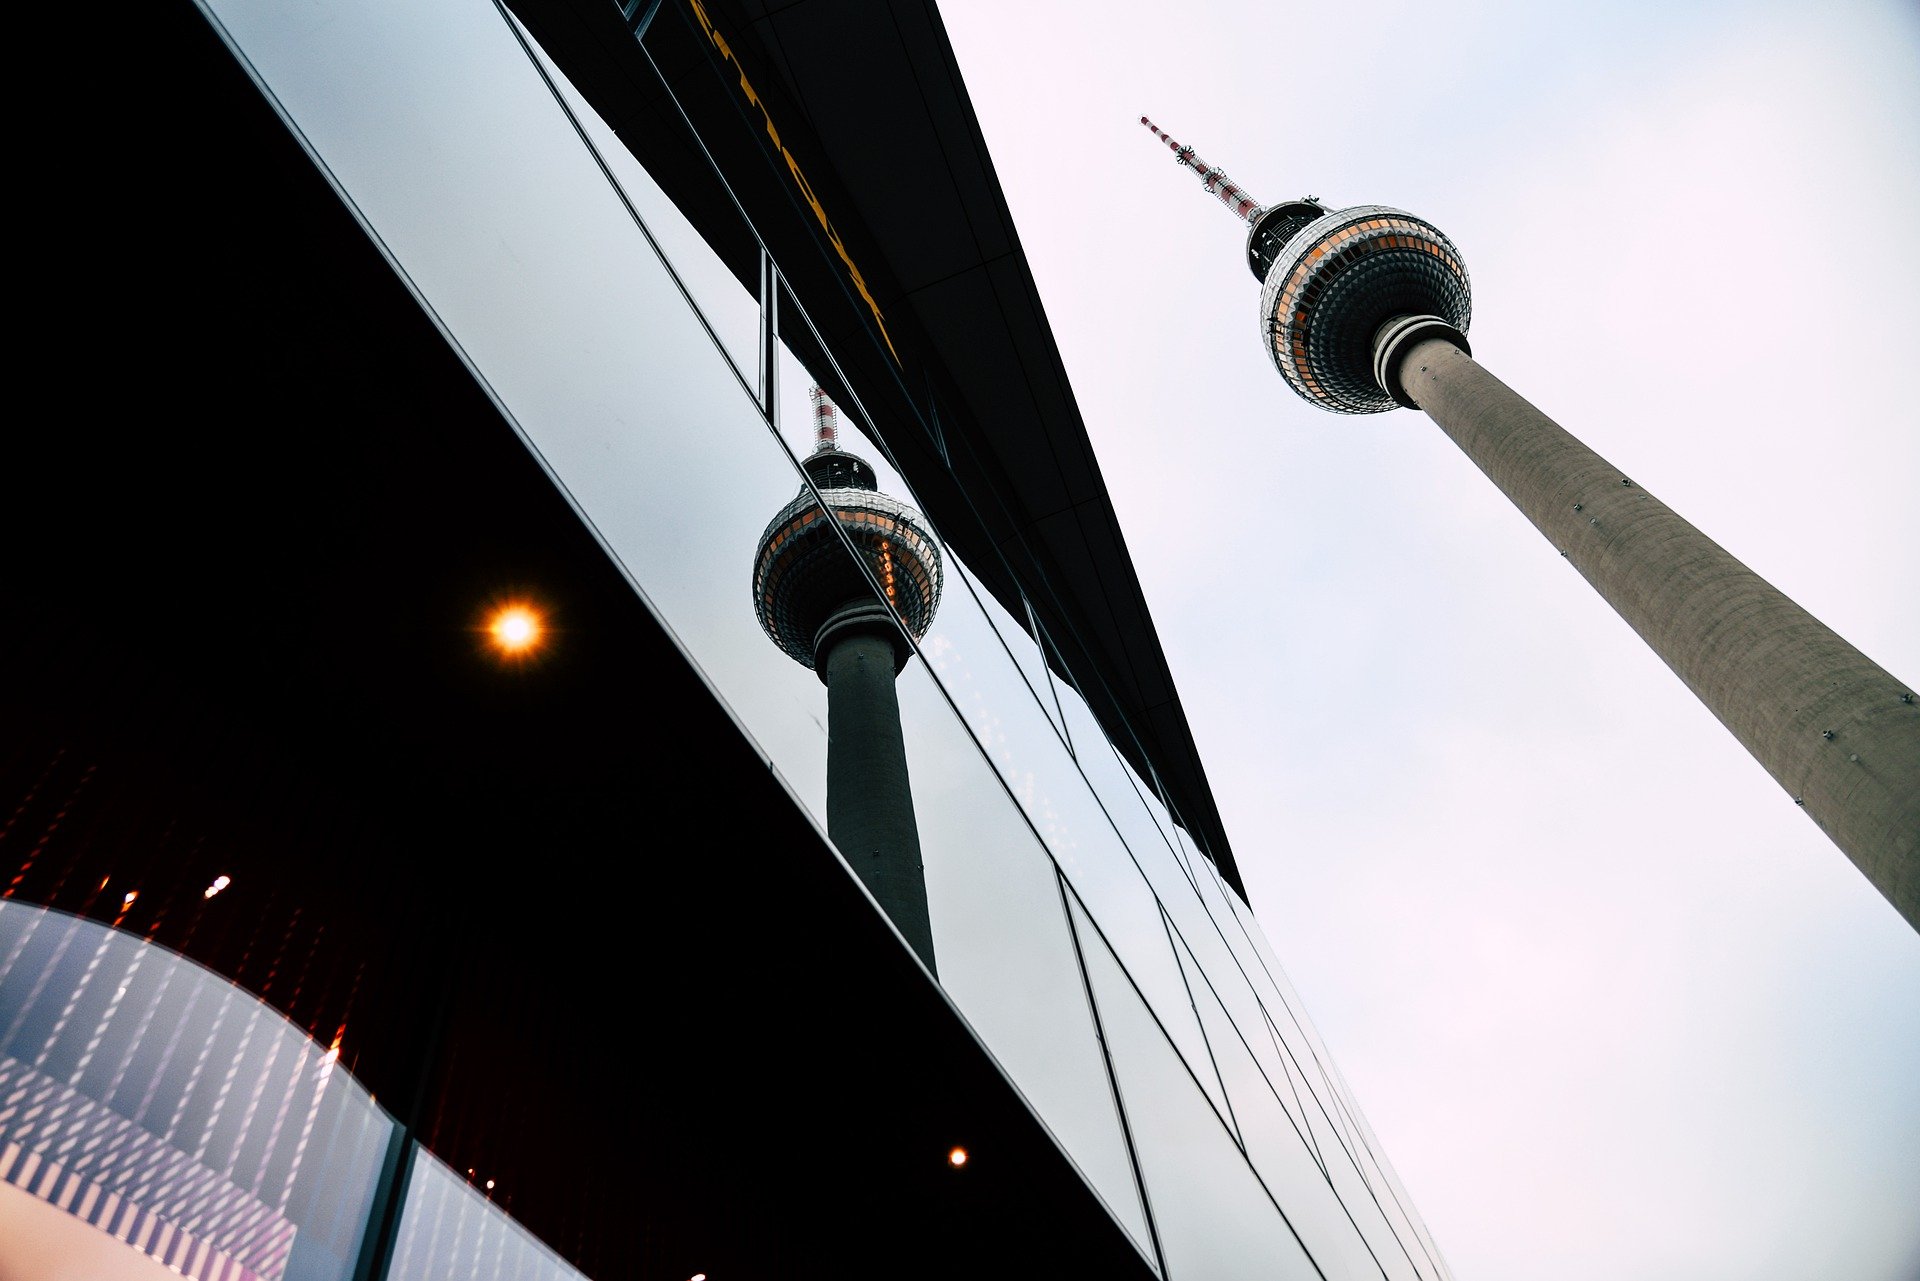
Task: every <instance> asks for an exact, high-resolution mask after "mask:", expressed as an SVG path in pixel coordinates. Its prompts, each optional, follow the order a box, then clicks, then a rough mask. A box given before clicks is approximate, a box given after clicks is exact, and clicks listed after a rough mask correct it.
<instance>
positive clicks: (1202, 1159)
mask: <svg viewBox="0 0 1920 1281" xmlns="http://www.w3.org/2000/svg"><path fill="white" fill-rule="evenodd" d="M1074 921H1075V928H1076V930H1078V931H1079V933H1080V938H1081V950H1082V955H1083V956H1084V957H1085V959H1086V963H1087V975H1088V978H1089V980H1090V982H1091V984H1092V986H1093V992H1094V1001H1095V1004H1096V1006H1097V1007H1098V1009H1099V1012H1100V1025H1101V1029H1102V1031H1103V1032H1104V1033H1105V1035H1106V1037H1107V1043H1108V1046H1109V1047H1110V1049H1111V1051H1112V1056H1113V1062H1114V1068H1115V1071H1116V1073H1117V1075H1118V1076H1119V1080H1120V1096H1121V1101H1122V1104H1123V1106H1124V1107H1125V1109H1126V1116H1127V1124H1128V1127H1129V1129H1130V1131H1131V1133H1132V1135H1133V1140H1134V1145H1135V1148H1136V1149H1137V1151H1138V1152H1139V1156H1140V1163H1141V1167H1142V1169H1143V1171H1144V1172H1145V1177H1146V1184H1147V1199H1148V1206H1149V1208H1150V1210H1151V1212H1152V1215H1153V1222H1154V1227H1155V1229H1156V1231H1157V1232H1158V1234H1159V1239H1160V1247H1161V1250H1162V1252H1163V1254H1164V1256H1165V1258H1166V1265H1167V1275H1168V1276H1169V1277H1170V1278H1172V1279H1173V1281H1186V1279H1188V1278H1193V1279H1195V1281H1238V1279H1240V1278H1245V1279H1246V1281H1254V1278H1262V1279H1265V1281H1273V1279H1274V1278H1281V1279H1284V1281H1291V1279H1294V1278H1298V1279H1299V1281H1307V1279H1308V1278H1316V1277H1319V1276H1320V1275H1321V1273H1320V1270H1319V1269H1317V1268H1316V1267H1315V1266H1314V1263H1313V1260H1312V1259H1310V1258H1309V1257H1308V1256H1307V1252H1306V1250H1305V1248H1304V1247H1303V1246H1302V1245H1301V1243H1300V1240H1299V1238H1298V1237H1297V1236H1296V1235H1295V1233H1294V1231H1293V1229H1292V1228H1291V1227H1289V1226H1288V1224H1287V1221H1286V1220H1285V1218H1283V1217H1282V1215H1281V1213H1280V1211H1279V1209H1278V1207H1276V1206H1275V1204H1274V1202H1273V1200H1272V1198H1271V1197H1270V1196H1269V1195H1268V1193H1267V1190H1266V1189H1265V1188H1264V1187H1263V1186H1262V1185H1261V1183H1260V1181H1259V1180H1258V1179H1257V1178H1255V1177H1254V1173H1253V1169H1252V1167H1250V1166H1249V1165H1248V1164H1247V1162H1246V1159H1245V1158H1244V1157H1243V1156H1242V1155H1241V1152H1240V1149H1239V1147H1238V1145H1237V1144H1236V1143H1235V1141H1234V1136H1233V1133H1232V1131H1231V1130H1229V1129H1228V1127H1227V1125H1226V1124H1225V1123H1224V1122H1223V1121H1222V1120H1221V1119H1220V1117H1219V1115H1218V1114H1217V1113H1216V1112H1215V1111H1214V1109H1213V1108H1212V1107H1211V1106H1210V1105H1209V1104H1208V1102H1207V1098H1206V1095H1205V1094H1203V1093H1202V1092H1201V1090H1200V1089H1199V1087H1198V1085H1197V1084H1196V1083H1195V1081H1194V1078H1193V1075H1192V1073H1190V1072H1189V1071H1188V1069H1187V1066H1186V1065H1185V1064H1184V1063H1182V1062H1181V1060H1180V1057H1179V1056H1178V1055H1177V1054H1175V1053H1174V1051H1173V1047H1172V1045H1171V1044H1170V1043H1169V1042H1168V1041H1167V1039H1166V1037H1165V1036H1164V1035H1162V1033H1161V1032H1160V1029H1159V1027H1158V1025H1157V1024H1156V1023H1155V1022H1154V1019H1153V1016H1152V1015H1151V1014H1150V1013H1149V1012H1148V1011H1147V1007H1146V1005H1145V1003H1144V1002H1142V1001H1141V999H1140V996H1139V993H1138V992H1136V991H1135V990H1134V988H1133V985H1132V984H1131V983H1129V982H1128V981H1127V977H1126V974H1125V973H1124V972H1123V971H1122V970H1121V968H1120V965H1119V962H1118V961H1117V960H1115V958H1114V956H1113V953H1112V952H1110V951H1108V950H1107V949H1106V947H1105V946H1104V945H1103V944H1101V943H1099V941H1098V940H1097V939H1095V938H1093V937H1092V933H1093V932H1092V929H1091V922H1090V921H1089V920H1088V919H1087V917H1086V916H1085V914H1084V913H1082V912H1081V911H1080V910H1079V907H1078V904H1077V902H1076V904H1075V918H1074Z"/></svg>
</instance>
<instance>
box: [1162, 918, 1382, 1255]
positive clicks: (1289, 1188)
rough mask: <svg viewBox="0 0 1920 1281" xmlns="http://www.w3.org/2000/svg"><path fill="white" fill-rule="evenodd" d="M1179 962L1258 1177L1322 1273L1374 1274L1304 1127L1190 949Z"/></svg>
mask: <svg viewBox="0 0 1920 1281" xmlns="http://www.w3.org/2000/svg"><path fill="white" fill-rule="evenodd" d="M1180 962H1181V965H1182V967H1183V968H1184V969H1185V971H1186V974H1187V978H1188V982H1189V983H1190V984H1191V985H1192V988H1193V992H1194V1003H1195V1004H1196V1005H1197V1006H1198V1007H1199V1010H1200V1017H1201V1024H1202V1026H1203V1027H1205V1029H1206V1032H1207V1044H1208V1048H1209V1049H1211V1050H1212V1052H1213V1056H1214V1061H1215V1062H1216V1063H1218V1064H1219V1067H1220V1075H1221V1078H1222V1079H1223V1080H1224V1081H1225V1083H1226V1087H1227V1097H1228V1100H1229V1102H1230V1103H1231V1104H1232V1107H1233V1120H1234V1124H1235V1127H1236V1128H1237V1130H1238V1132H1239V1135H1240V1138H1241V1141H1242V1146H1243V1148H1244V1150H1245V1152H1246V1155H1247V1159H1248V1160H1249V1161H1251V1162H1252V1163H1253V1167H1254V1170H1255V1172H1256V1173H1257V1174H1258V1175H1259V1177H1260V1180H1261V1182H1262V1183H1264V1184H1265V1185H1266V1187H1267V1190H1268V1192H1269V1193H1270V1194H1271V1195H1272V1196H1273V1199H1274V1201H1275V1202H1276V1203H1277V1204H1278V1205H1279V1206H1280V1207H1281V1209H1282V1211H1283V1213H1284V1214H1285V1216H1286V1218H1287V1221H1288V1223H1289V1224H1290V1225H1291V1226H1292V1228H1293V1230H1294V1231H1295V1232H1296V1233H1298V1234H1299V1237H1300V1240H1301V1242H1302V1244H1303V1245H1304V1246H1305V1247H1306V1249H1307V1252H1308V1253H1309V1254H1310V1255H1311V1256H1312V1257H1313V1260H1314V1262H1315V1263H1317V1264H1318V1265H1319V1266H1320V1269H1321V1271H1322V1272H1324V1273H1325V1274H1326V1275H1327V1276H1328V1277H1329V1278H1343V1279H1345V1278H1351V1279H1353V1281H1360V1279H1361V1278H1367V1277H1373V1278H1378V1277H1380V1276H1381V1275H1382V1273H1383V1268H1382V1267H1381V1265H1380V1264H1379V1263H1377V1262H1376V1261H1375V1259H1374V1257H1373V1253H1372V1250H1371V1249H1370V1248H1369V1246H1368V1244H1367V1242H1366V1241H1365V1240H1364V1239H1363V1237H1362V1236H1361V1234H1360V1231H1359V1229H1358V1228H1357V1227H1356V1226H1355V1224H1354V1222H1353V1219H1352V1216H1351V1215H1350V1214H1349V1212H1348V1210H1347V1208H1346V1206H1344V1205H1343V1204H1341V1202H1340V1199H1339V1198H1338V1197H1337V1196H1335V1195H1334V1190H1333V1185H1332V1183H1331V1182H1330V1181H1329V1180H1328V1178H1327V1176H1326V1174H1325V1172H1324V1171H1323V1170H1322V1168H1321V1166H1320V1165H1319V1163H1318V1162H1317V1161H1316V1160H1315V1157H1314V1154H1313V1152H1312V1151H1311V1150H1310V1146H1309V1138H1308V1135H1309V1131H1308V1128H1307V1127H1306V1126H1305V1125H1304V1124H1302V1123H1301V1122H1300V1121H1299V1119H1298V1118H1297V1117H1296V1116H1294V1115H1290V1114H1289V1113H1288V1111H1287V1110H1286V1109H1285V1108H1283V1107H1282V1106H1281V1103H1280V1098H1279V1095H1278V1094H1276V1093H1275V1090H1274V1088H1273V1084H1272V1083H1271V1082H1270V1081H1269V1080H1268V1077H1267V1074H1266V1072H1265V1070H1263V1068H1262V1066H1261V1064H1260V1063H1258V1062H1256V1061H1255V1055H1254V1054H1253V1052H1252V1050H1251V1048H1250V1047H1249V1045H1248V1044H1247V1042H1246V1041H1245V1040H1243V1039H1242V1037H1241V1033H1240V1029H1239V1028H1237V1027H1235V1026H1234V1024H1233V1023H1232V1022H1231V1021H1230V1020H1229V1019H1228V1018H1227V1015H1226V1011H1225V1010H1224V1009H1222V1008H1221V1006H1220V1003H1219V1001H1217V1000H1216V999H1215V998H1214V996H1213V992H1212V989H1211V987H1210V986H1209V985H1208V984H1207V982H1206V979H1205V977H1204V976H1203V975H1202V974H1201V973H1200V971H1199V967H1198V966H1197V965H1195V964H1194V961H1193V957H1192V955H1191V954H1189V953H1186V952H1185V951H1184V950H1183V951H1182V953H1181V956H1180ZM1282 1088H1285V1087H1284V1086H1283V1087H1282Z"/></svg>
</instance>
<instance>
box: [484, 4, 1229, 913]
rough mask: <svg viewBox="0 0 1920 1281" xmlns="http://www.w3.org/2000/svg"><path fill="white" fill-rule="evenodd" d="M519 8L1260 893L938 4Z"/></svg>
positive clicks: (951, 532)
mask: <svg viewBox="0 0 1920 1281" xmlns="http://www.w3.org/2000/svg"><path fill="white" fill-rule="evenodd" d="M507 3H508V4H509V6H510V7H511V8H512V9H513V11H514V12H515V14H517V15H518V16H519V17H520V18H521V20H522V21H523V22H525V23H526V24H527V26H528V28H529V29H530V30H531V31H532V33H533V34H534V36H535V38H536V39H538V40H539V41H540V43H541V44H542V45H543V46H544V47H545V48H546V50H547V51H548V53H549V54H550V55H551V56H552V57H553V58H554V59H555V61H556V62H557V63H558V65H559V66H560V67H561V68H562V70H563V71H565V72H566V74H567V75H568V76H569V77H570V78H571V79H572V80H573V82H574V84H575V85H576V86H577V87H578V88H579V89H580V90H581V92H582V93H583V94H585V95H586V97H587V99H588V100H589V101H590V102H591V103H592V104H593V105H594V107H595V109H596V110H597V111H598V112H599V113H600V114H601V116H602V117H603V118H604V119H605V120H606V121H607V122H608V124H610V125H611V126H612V127H613V128H614V129H615V130H616V131H617V132H618V133H619V135H620V137H621V140H622V141H623V142H624V143H625V144H626V146H627V147H628V148H629V149H630V150H631V151H632V152H633V154H634V156H635V157H636V158H637V159H638V160H639V161H640V162H641V163H642V164H643V165H645V166H646V168H647V170H648V172H649V173H650V174H651V175H652V176H653V177H654V179H655V180H656V181H657V182H658V183H659V184H660V185H661V187H662V188H664V189H665V190H666V192H667V193H668V195H669V196H671V197H672V199H673V200H674V202H675V203H676V204H678V205H679V206H680V208H681V209H682V210H684V211H686V212H687V214H688V216H689V217H690V218H691V219H692V220H693V221H694V223H695V224H696V225H697V226H698V227H699V228H700V230H701V232H702V234H703V235H704V236H705V237H706V239H707V241H708V243H709V244H710V245H712V247H713V248H714V250H715V251H716V252H717V253H718V254H719V255H720V256H721V258H722V259H723V260H725V261H726V263H727V264H728V266H729V267H730V268H731V269H732V270H733V272H734V274H735V275H736V276H738V277H739V279H740V280H741V282H742V284H743V286H745V287H754V286H755V284H756V282H757V280H758V273H759V261H760V244H761V243H763V242H764V244H765V245H766V246H767V248H768V249H769V250H770V251H771V253H772V254H773V256H774V258H775V260H776V261H778V262H779V264H780V266H781V270H782V272H783V273H784V276H785V284H786V288H787V290H788V291H789V296H790V297H791V298H793V299H797V300H798V301H799V302H800V304H801V305H802V306H803V307H804V309H805V312H806V314H807V315H808V316H809V317H810V318H811V320H812V323H813V325H814V326H816V327H817V329H818V331H819V333H820V335H821V336H822V338H823V339H824V340H825V345H826V346H827V347H828V348H830V349H831V350H832V353H833V360H831V361H830V360H828V359H827V358H825V356H824V354H823V352H822V351H821V346H820V344H819V343H816V342H815V341H814V340H813V338H812V336H811V335H809V334H808V333H806V332H805V331H804V327H803V326H800V325H795V324H792V323H787V324H783V326H782V332H783V336H784V337H785V339H786V341H787V344H788V345H789V347H791V348H792V349H793V350H794V352H795V354H796V355H797V356H799V357H800V359H801V360H802V362H803V363H805V364H806V365H807V367H808V370H809V372H810V373H811V374H812V375H813V376H814V377H815V378H816V379H817V380H819V381H820V382H821V383H822V384H823V385H825V386H826V387H827V388H828V389H829V390H830V391H831V392H833V393H834V394H835V396H836V399H839V400H840V401H841V403H842V405H843V407H847V408H850V409H851V410H852V412H853V413H854V414H855V415H856V416H857V417H863V418H864V419H865V420H866V421H867V422H868V423H869V424H870V426H871V428H872V430H873V431H874V432H875V433H876V434H877V435H878V436H879V437H880V438H881V440H882V441H883V443H884V445H885V447H886V449H887V452H888V453H889V454H890V455H891V458H892V461H893V462H894V464H895V466H896V467H897V468H898V469H899V470H900V472H901V474H902V475H904V476H905V477H906V478H907V480H908V482H909V483H910V484H911V485H912V486H913V488H914V490H915V493H916V495H917V496H918V498H919V499H920V501H921V502H922V503H923V504H924V505H925V507H926V508H927V510H928V514H929V515H930V516H931V517H932V518H933V520H934V522H935V524H936V526H937V527H938V528H939V530H940V531H941V534H942V536H943V537H944V538H945V539H946V541H947V542H948V543H949V544H951V545H952V546H953V547H954V549H955V550H956V551H958V552H959V554H960V555H961V556H962V557H963V558H964V559H965V561H966V562H967V564H968V566H969V567H970V568H971V569H973V570H974V571H975V572H976V574H977V575H978V577H979V578H980V579H981V580H982V581H983V582H984V583H985V585H986V586H987V587H988V588H989V590H991V591H992V592H993V593H994V595H995V596H996V597H998V598H999V600H1000V601H1001V603H1002V604H1003V605H1005V606H1006V607H1007V609H1008V612H1009V613H1011V614H1012V615H1013V616H1014V617H1015V618H1016V619H1023V620H1024V615H1025V610H1024V607H1023V606H1022V604H1021V597H1022V596H1023V595H1024V596H1025V597H1026V599H1027V600H1028V601H1029V602H1031V604H1032V606H1033V609H1034V613H1035V614H1036V615H1037V616H1038V622H1039V624H1040V627H1041V629H1042V630H1043V631H1044V632H1045V633H1046V640H1047V642H1048V643H1049V644H1050V645H1051V646H1052V647H1053V648H1054V650H1055V651H1056V653H1055V654H1054V655H1053V656H1051V658H1050V661H1051V663H1052V665H1053V666H1054V669H1055V670H1056V671H1057V672H1060V673H1062V674H1063V675H1064V674H1066V673H1068V672H1072V673H1074V674H1075V678H1074V683H1075V684H1076V685H1077V686H1078V687H1079V688H1080V689H1081V692H1082V694H1083V695H1084V696H1085V697H1086V699H1087V702H1088V704H1089V705H1090V706H1091V707H1092V709H1093V711H1094V712H1095V714H1096V715H1098V716H1099V718H1100V720H1101V722H1102V723H1103V724H1104V725H1105V726H1106V727H1107V729H1108V731H1109V733H1110V734H1111V735H1112V736H1113V738H1114V740H1115V742H1116V743H1118V744H1119V745H1120V747H1121V750H1122V751H1123V752H1124V753H1125V754H1126V755H1127V757H1128V758H1129V760H1130V762H1131V763H1132V764H1133V766H1134V768H1135V769H1136V770H1137V771H1138V772H1139V773H1140V774H1141V775H1142V777H1144V778H1147V779H1149V781H1151V780H1152V779H1153V778H1154V777H1156V776H1157V777H1158V779H1159V781H1160V783H1161V784H1162V785H1163V787H1164V788H1165V790H1166V792H1167V795H1168V799H1169V801H1170V802H1171V807H1172V809H1173V810H1174V811H1175V813H1176V815H1177V817H1178V818H1179V820H1180V821H1181V823H1182V825H1183V826H1185V827H1186V829H1187V830H1188V831H1189V832H1190V833H1191V834H1192V835H1193V836H1194V837H1195V838H1196V839H1197V840H1198V842H1199V843H1200V845H1201V847H1202V848H1203V849H1204V850H1205V851H1206V852H1207V853H1208V854H1209V855H1210V856H1211V857H1212V858H1213V859H1214V862H1215V864H1216V865H1217V866H1218V867H1219V868H1220V870H1221V872H1222V874H1223V875H1224V876H1225V877H1226V879H1227V880H1228V881H1229V882H1230V883H1231V884H1232V885H1233V886H1234V887H1235V888H1236V889H1239V890H1240V891H1241V893H1242V894H1243V895H1244V893H1245V891H1244V889H1243V888H1242V886H1241V882H1240V877H1239V872H1238V870H1237V869H1236V867H1235V865H1234V860H1233V855H1232V853H1231V850H1230V847H1229V845H1228V842H1227V838H1226V833H1225V832H1224V830H1223V829H1222V826H1221V822H1220V816H1219V811H1218V809H1217V807H1216V806H1215V804H1214V800H1213V796H1212V793H1211V791H1210V789H1209V788H1208V785H1207V781H1206V774H1205V771H1204V769H1203V768H1202V766H1201V763H1200V755H1199V752H1198V749H1197V748H1196V747H1195V745H1194V742H1193V736H1192V733H1191V731H1190V730H1189V728H1188V726H1187V719H1186V714H1185V713H1184V712H1183V711H1182V710H1181V706H1180V699H1179V695H1178V693H1177V692H1176V691H1175V689H1174V683H1173V677H1172V675H1171V673H1170V672H1169V671H1168V668H1167V662H1166V656H1165V654H1164V653H1163V652H1162V650H1161V647H1160V641H1159V637H1158V636H1157V635H1156V633H1155V631H1154V627H1153V620H1152V617H1151V616H1150V614H1149V612H1148V609H1147V604H1146V600H1145V597H1144V596H1143V594H1142V592H1141V589H1140V583H1139V579H1138V577H1137V576H1136V575H1135V572H1134V568H1133V562H1132V559H1131V558H1130V557H1129V555H1128V553H1127V547H1126V540H1125V539H1124V538H1123V537H1122V535H1121V532H1120V526H1119V522H1118V520H1117V518H1116V517H1115V515H1114V511H1113V506H1112V503H1111V500H1110V499H1109V497H1108V494H1107V490H1106V486H1105V484H1104V483H1103V482H1102V480H1101V476H1100V468H1099V464H1098V462H1097V461H1096V460H1095V458H1094V453H1093V447H1092V444H1091V442H1090V441H1089V440H1088V437H1087V430H1086V424H1085V423H1084V422H1083V421H1082V419H1081V417H1080V411H1079V408H1078V406H1077V404H1076V403H1075V400H1074V395H1073V390H1072V388H1071V386H1070V385H1069V384H1068V381H1067V376H1066V371H1065V369H1064V367H1063V366H1062V363H1061V359H1060V353H1059V350H1058V348H1057V347H1056V345H1055V343H1054V340H1053V334H1052V331H1051V329H1050V327H1049V325H1048V323H1047V318H1046V314H1045V312H1044V310H1043V309H1042V307H1041V303H1040V297H1039V293H1038V291H1037V289H1036V288H1035V285H1034V282H1033V275H1032V272H1031V271H1030V270H1029V268H1028V265H1027V261H1026V256H1025V254H1024V252H1023V251H1022V249H1021V247H1020V242H1019V237H1018V236H1017V234H1016V233H1015V231H1014V227H1013V220H1012V217H1011V215H1010V213H1009V212H1008V209H1007V204H1006V199H1005V196H1004V195H1003V193H1002V192H1001V189H1000V185H999V182H998V180H997V178H996V177H995V175H994V171H993V165H992V161H991V159H990V158H989V156H988V154H987V148H986V143H985V140H984V139H983V138H982V136H981V133H980V127H979V123H978V121H977V120H976V118H975V116H974V113H973V107H972V104H971V102H970V101H969V99H968V96H967V91H966V86H965V85H964V84H963V83H962V81H961V78H960V73H959V70H958V68H957V66H956V65H955V62H954V55H953V50H952V47H951V46H950V44H949V43H948V40H947V36H946V32H945V28H944V27H943V25H942V23H941V21H940V16H939V14H938V12H937V11H936V10H935V8H934V6H933V5H932V4H931V3H930V2H928V0H797V2H796V3H790V4H770V3H765V2H764V0H637V3H632V4H630V5H629V6H627V7H626V11H625V12H624V13H623V6H622V5H620V4H619V3H616V0H507ZM636 31H637V32H638V34H637V35H636ZM745 86H751V96H749V92H748V90H747V88H746V87H745ZM722 176H724V181H723V177H722ZM742 210H744V211H745V213H746V215H747V216H748V217H750V218H751V225H749V223H748V221H747V218H744V217H743V216H742ZM855 270H857V272H858V276H857V277H856V276H855V274H854V272H855ZM862 285H864V288H865V294H866V295H868V296H870V298H871V301H872V305H871V306H869V305H868V302H867V299H866V298H864V297H863V296H862V289H861V286H862ZM836 362H837V367H836ZM861 410H864V414H862V413H861Z"/></svg>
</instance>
